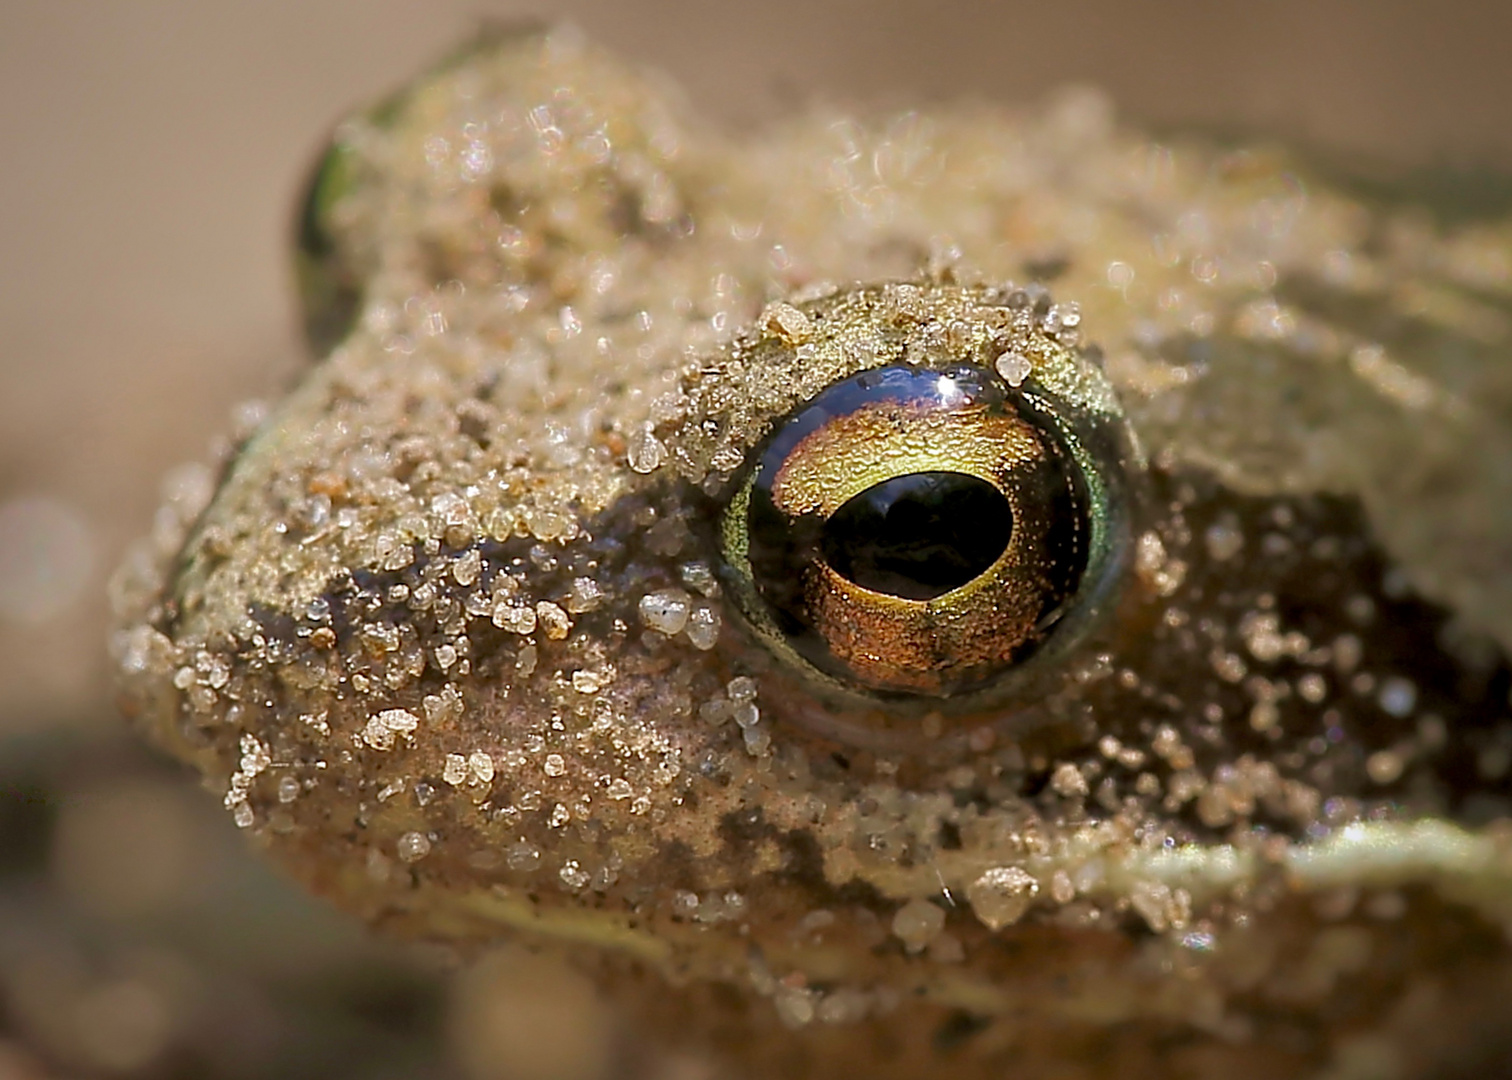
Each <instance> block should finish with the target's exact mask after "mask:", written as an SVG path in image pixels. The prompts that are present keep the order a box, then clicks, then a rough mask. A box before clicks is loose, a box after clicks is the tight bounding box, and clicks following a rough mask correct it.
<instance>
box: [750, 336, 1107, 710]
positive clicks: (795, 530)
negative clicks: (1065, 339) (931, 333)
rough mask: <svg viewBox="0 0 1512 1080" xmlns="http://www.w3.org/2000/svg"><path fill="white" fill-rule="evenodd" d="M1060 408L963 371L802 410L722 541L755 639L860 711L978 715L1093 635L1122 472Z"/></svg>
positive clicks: (978, 368)
mask: <svg viewBox="0 0 1512 1080" xmlns="http://www.w3.org/2000/svg"><path fill="white" fill-rule="evenodd" d="M1067 359H1069V357H1068V358H1067ZM1062 404H1064V403H1062V402H1060V401H1058V400H1057V397H1056V395H1055V394H1054V393H1052V392H1051V391H1050V390H1048V389H1047V388H1046V386H1044V385H1041V384H1040V382H1039V381H1038V380H1036V379H1035V378H1033V377H1030V378H1027V379H1024V380H1023V381H1022V382H1020V383H1019V385H1017V386H1010V385H1008V383H1007V382H1006V381H1005V380H1004V379H1002V378H1000V377H999V376H998V375H997V373H996V372H995V371H993V370H992V369H991V368H988V367H985V366H982V365H979V364H974V363H969V362H960V363H944V364H941V365H939V366H913V365H907V364H895V365H891V366H886V367H882V368H877V369H873V370H870V371H864V372H862V373H860V374H857V375H853V376H851V377H850V378H847V379H843V380H841V381H839V382H836V383H834V384H832V385H831V386H829V387H828V388H827V389H825V390H823V391H822V392H820V393H819V394H818V395H817V396H815V397H814V398H813V399H812V400H810V401H808V402H807V403H805V404H803V405H801V406H799V407H798V408H797V409H795V410H794V411H793V412H791V413H790V414H789V415H787V416H786V417H784V418H782V419H781V420H779V421H778V423H777V424H776V425H775V427H774V428H773V430H772V433H771V435H770V436H769V438H768V439H767V441H766V442H765V444H764V445H762V446H761V447H759V448H758V449H757V451H756V452H755V453H754V454H753V455H752V456H751V457H750V458H749V459H748V461H747V465H746V471H745V473H744V474H743V475H742V476H741V477H740V478H739V480H738V482H737V484H736V487H735V494H734V496H733V498H732V499H731V501H730V503H729V505H728V507H727V509H726V511H725V514H724V519H723V522H722V547H723V554H724V558H725V564H726V567H727V571H728V576H729V578H730V580H731V582H732V584H733V586H734V588H733V590H732V591H733V593H734V596H735V600H736V603H737V604H738V605H739V607H740V608H741V612H742V614H743V615H744V617H745V620H746V622H747V623H748V624H749V625H750V626H751V628H752V629H753V630H754V632H755V633H756V635H757V636H758V637H760V638H761V639H762V640H763V642H764V643H765V644H767V645H768V647H769V648H771V649H772V651H774V652H775V653H776V654H777V655H778V656H779V657H780V658H782V659H785V660H787V661H788V662H789V663H790V664H792V665H794V666H796V667H797V668H798V669H799V670H800V671H802V672H804V673H805V674H807V675H809V676H810V677H811V678H813V679H817V681H819V682H821V683H823V684H828V685H829V686H830V687H832V688H834V689H837V690H839V691H842V692H843V693H845V694H846V695H847V696H850V697H855V696H856V695H858V694H859V695H862V696H865V697H870V698H874V699H876V698H883V699H889V700H894V701H897V700H899V699H908V698H916V699H922V700H924V701H932V700H938V699H942V698H957V699H960V700H961V701H962V702H963V703H971V702H976V701H979V700H981V698H982V697H983V695H984V694H986V693H989V692H991V691H992V690H994V689H995V688H996V687H997V686H998V685H999V684H1000V683H1002V682H1003V677H1004V676H1005V675H1006V674H1007V673H1009V672H1013V671H1020V670H1022V669H1023V668H1024V666H1025V665H1026V664H1027V662H1028V661H1030V660H1031V658H1034V657H1036V656H1037V655H1039V654H1040V653H1042V652H1043V651H1046V647H1047V646H1048V645H1049V644H1050V643H1051V642H1052V641H1058V639H1059V638H1060V636H1061V635H1062V634H1063V633H1066V632H1067V624H1068V622H1069V623H1072V624H1074V625H1075V626H1084V625H1085V624H1086V622H1087V620H1088V618H1090V615H1091V612H1090V611H1089V610H1088V609H1089V608H1095V607H1096V603H1097V600H1098V599H1099V598H1101V597H1104V596H1105V595H1106V592H1107V585H1108V582H1109V579H1110V577H1111V576H1112V573H1113V570H1114V569H1115V567H1116V566H1117V565H1120V564H1121V563H1122V558H1121V553H1122V550H1123V549H1124V548H1126V547H1127V545H1126V544H1125V543H1124V542H1123V540H1122V537H1123V533H1124V532H1125V528H1126V523H1125V521H1124V520H1123V518H1124V516H1125V515H1124V503H1125V500H1124V498H1123V493H1122V491H1121V489H1119V488H1118V486H1117V483H1116V481H1115V479H1114V477H1113V476H1112V474H1113V472H1114V471H1116V468H1120V467H1121V466H1122V464H1123V463H1122V462H1119V463H1118V464H1117V466H1115V467H1113V468H1109V467H1104V465H1103V464H1102V463H1100V462H1099V461H1098V460H1097V452H1098V450H1099V447H1098V445H1097V444H1098V442H1099V439H1098V435H1097V432H1096V431H1095V430H1089V429H1088V427H1087V425H1086V423H1085V422H1084V421H1085V419H1086V417H1085V415H1081V418H1080V421H1079V420H1078V418H1077V415H1076V413H1077V410H1075V409H1072V410H1070V412H1067V411H1064V410H1063V409H1062V408H1061V405H1062ZM1118 426H1119V428H1120V430H1121V421H1119V424H1118ZM1069 632H1070V633H1071V634H1072V635H1073V636H1075V635H1076V633H1077V631H1076V630H1075V629H1074V628H1073V629H1072V630H1070V631H1069Z"/></svg>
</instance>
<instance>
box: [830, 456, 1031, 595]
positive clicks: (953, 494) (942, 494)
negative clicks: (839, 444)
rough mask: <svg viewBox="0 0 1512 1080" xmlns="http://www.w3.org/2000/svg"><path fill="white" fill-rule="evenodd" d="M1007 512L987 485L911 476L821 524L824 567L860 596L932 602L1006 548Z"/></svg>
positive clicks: (954, 477)
mask: <svg viewBox="0 0 1512 1080" xmlns="http://www.w3.org/2000/svg"><path fill="white" fill-rule="evenodd" d="M1012 533H1013V511H1012V510H1011V509H1010V508H1009V506H1008V500H1007V499H1006V498H1004V497H1003V493H1002V492H1000V491H998V489H997V488H995V487H993V486H992V485H991V484H989V483H987V481H985V480H982V479H979V478H978V477H975V476H969V475H967V474H966V473H958V472H918V473H908V474H906V475H903V476H895V477H893V478H892V479H890V480H884V481H882V482H881V483H880V484H873V485H872V486H871V487H869V488H867V489H866V490H865V491H863V492H861V493H860V494H859V495H855V496H853V497H852V498H850V499H849V500H847V501H846V502H845V504H844V505H842V506H841V507H840V508H839V509H838V510H836V511H835V512H834V513H833V514H832V515H830V518H829V520H828V521H826V522H825V523H824V526H823V530H822V532H821V535H820V549H821V551H822V552H823V554H824V561H825V562H827V563H828V564H829V565H830V567H831V568H832V569H833V570H834V571H835V573H837V574H839V575H840V576H841V577H843V578H845V579H847V580H848V581H852V582H855V583H856V584H857V585H860V586H861V587H862V588H863V589H870V590H871V591H873V592H879V593H886V594H888V595H890V596H897V597H901V598H903V599H905V600H932V599H934V598H935V597H936V596H941V595H943V594H945V593H947V592H949V591H950V590H952V589H956V588H959V587H960V586H962V585H964V584H966V583H967V582H968V581H970V580H972V579H973V578H975V577H976V576H978V575H979V574H981V573H982V572H983V571H984V570H986V569H987V568H988V567H989V566H991V565H992V564H993V563H994V562H996V561H997V558H998V556H999V555H1001V554H1002V553H1003V550H1004V549H1005V548H1007V546H1008V540H1009V537H1010V536H1011V535H1012Z"/></svg>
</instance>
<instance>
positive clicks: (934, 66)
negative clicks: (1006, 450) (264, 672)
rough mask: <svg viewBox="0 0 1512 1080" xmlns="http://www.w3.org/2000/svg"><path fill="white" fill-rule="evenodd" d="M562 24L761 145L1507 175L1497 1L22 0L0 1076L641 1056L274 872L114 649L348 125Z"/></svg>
mask: <svg viewBox="0 0 1512 1080" xmlns="http://www.w3.org/2000/svg"><path fill="white" fill-rule="evenodd" d="M558 18H566V19H570V20H572V21H574V22H576V23H578V24H579V25H580V26H582V27H583V28H584V29H586V30H587V31H588V32H589V33H590V34H591V35H592V36H594V37H596V38H598V39H599V40H601V41H603V42H605V43H607V44H609V45H611V46H613V47H615V48H616V49H618V50H619V51H621V52H623V53H625V54H626V55H628V56H630V57H632V58H634V59H636V60H637V61H640V62H643V63H646V64H650V65H655V66H659V67H662V68H664V69H667V70H669V71H670V72H672V73H673V74H674V75H675V76H676V77H677V78H678V79H680V80H681V81H682V83H683V85H684V86H685V87H686V88H687V89H688V91H689V92H690V94H691V95H692V96H693V98H694V100H697V101H699V102H700V103H701V104H702V106H703V107H704V108H705V109H706V110H709V111H712V113H713V114H714V115H715V116H716V117H717V118H719V119H721V120H723V121H724V122H725V123H727V124H729V125H731V126H734V127H749V126H753V125H759V124H760V123H761V122H762V121H763V120H764V119H765V118H768V117H771V116H773V115H775V114H778V113H781V112H783V111H786V110H791V109H794V108H798V107H801V106H802V104H803V103H804V102H806V101H811V100H814V99H816V98H818V99H825V100H831V101H840V102H852V103H856V104H858V105H861V106H863V107H879V106H888V105H913V104H917V103H921V102H927V101H934V100H942V99H949V98H957V97H963V96H972V97H986V98H991V99H999V100H1020V99H1033V98H1036V97H1040V96H1042V95H1044V94H1045V93H1046V92H1047V91H1048V90H1050V89H1051V88H1053V87H1055V86H1057V85H1060V84H1063V83H1065V82H1068V81H1070V82H1090V83H1094V84H1097V85H1100V86H1102V87H1104V88H1105V89H1107V90H1108V91H1109V92H1110V93H1111V94H1112V96H1113V97H1114V99H1115V101H1116V102H1117V103H1118V106H1119V109H1120V111H1121V112H1122V113H1123V114H1124V115H1125V116H1126V117H1129V118H1131V119H1133V120H1135V121H1137V122H1139V123H1143V124H1147V125H1154V126H1157V127H1197V128H1203V129H1208V130H1216V131H1221V132H1224V133H1236V132H1239V133H1242V132H1259V133H1264V134H1267V135H1277V134H1279V135H1281V136H1283V137H1285V138H1287V139H1290V140H1292V141H1296V142H1301V143H1304V144H1307V145H1309V146H1311V147H1313V148H1315V149H1316V150H1317V151H1318V152H1320V153H1323V154H1325V155H1328V156H1330V157H1334V158H1336V159H1339V160H1348V161H1350V162H1352V163H1354V164H1355V165H1357V166H1360V167H1363V168H1365V169H1367V170H1372V171H1378V172H1381V173H1383V174H1389V173H1393V172H1406V173H1409V174H1411V175H1414V176H1417V177H1433V178H1443V177H1449V178H1451V179H1452V181H1453V183H1454V184H1456V185H1459V190H1465V191H1470V190H1473V189H1475V187H1476V185H1477V184H1480V183H1482V182H1483V181H1487V182H1489V181H1494V180H1495V179H1496V178H1499V177H1503V176H1508V175H1512V64H1508V63H1507V60H1506V49H1507V43H1508V42H1509V41H1512V5H1508V4H1505V3H1494V2H1486V3H1476V2H1473V0H1440V2H1438V3H1435V4H1423V3H1420V2H1409V0H1357V2H1353V3H1329V2H1326V0H1322V2H1320V0H1311V2H1306V0H1273V2H1270V3H1266V4H1244V5H1240V4H1223V5H1217V4H1210V3H1202V2H1191V3H1176V2H1169V0H1161V2H1149V0H1146V2H1142V3H1139V4H1124V3H1117V2H1113V0H1109V2H1104V3H1097V2H1092V0H1057V2H1056V3H1038V4H1027V3H1022V4H1021V3H1006V2H1005V3H1000V4H997V5H987V4H984V3H981V2H977V3H970V4H959V5H951V4H948V3H941V2H939V0H934V2H925V0H851V2H842V3H832V4H816V3H802V2H798V0H768V2H766V3H759V4H743V5H733V4H731V5H726V4H717V5H716V4H709V3H696V2H693V0H676V2H668V3H656V2H654V0H618V2H614V0H576V2H563V3H559V4H550V3H546V2H544V0H538V2H535V3H530V2H525V0H521V2H515V3H509V2H492V0H302V2H300V3H291V2H286V0H276V2H274V0H263V2H260V3H250V2H247V3H224V2H214V0H129V2H124V3H123V2H120V0H7V2H6V3H5V4H3V5H0V1080H33V1078H42V1077H152V1078H157V1077H165V1078H167V1077H186V1078H187V1077H213V1078H219V1077H228V1078H242V1077H245V1078H254V1077H281V1078H300V1077H315V1076H321V1077H358V1078H380V1077H381V1078H401V1077H421V1076H424V1077H448V1076H456V1077H461V1078H468V1080H491V1078H500V1080H508V1078H521V1080H536V1078H540V1080H545V1078H549V1077H560V1078H564V1080H566V1078H573V1080H595V1078H598V1077H602V1076H607V1075H611V1074H612V1073H613V1072H614V1071H615V1068H616V1062H617V1061H619V1060H620V1058H619V1057H618V1056H617V1049H616V1047H617V1045H618V1043H617V1042H616V1039H617V1032H616V1030H615V1027H614V1022H613V1018H612V1014H610V1013H609V1012H608V1011H607V1010H606V1008H605V1007H604V1006H603V1005H602V1004H601V1003H599V1002H598V1001H597V1000H596V999H595V998H594V996H593V992H592V988H591V987H589V986H587V985H585V984H584V983H583V982H582V981H581V980H579V979H577V978H576V977H574V976H572V975H571V974H568V973H566V972H564V971H561V970H559V969H558V968H556V967H554V966H553V965H551V964H550V963H549V962H547V961H543V960H539V959H532V958H529V957H526V956H524V955H521V954H514V953H506V954H502V955H500V956H499V957H495V958H492V959H490V960H489V961H487V962H485V963H483V964H482V965H480V966H478V967H475V968H474V969H472V970H471V971H469V972H466V973H464V974H461V975H458V974H457V973H456V972H455V971H454V970H453V966H452V965H451V964H450V963H449V962H448V959H447V958H446V957H444V956H440V955H437V954H434V953H431V952H428V951H426V950H423V949H417V948H414V947H403V946H398V945H393V944H385V943H380V942H374V941H372V940H370V939H368V938H367V937H366V935H365V934H363V933H362V932H361V930H360V929H359V928H357V927H355V926H353V925H351V924H350V923H348V922H347V921H346V920H344V919H343V918H341V917H340V916H337V915H335V914H334V913H331V912H329V911H326V910H324V909H323V908H321V907H320V906H319V905H317V904H315V903H314V902H312V901H309V900H307V899H305V898H304V897H303V896H301V895H299V894H297V893H296V892H294V891H293V890H292V889H290V888H288V887H287V886H285V885H284V884H283V883H282V882H280V881H279V880H277V879H276V877H274V875H273V874H271V873H270V872H269V871H268V870H266V869H265V868H263V867H262V866H261V864H260V863H258V862H257V860H256V859H255V858H253V857H252V856H251V855H250V853H248V852H246V851H244V850H243V846H242V843H241V841H240V838H239V837H238V836H237V835H235V830H234V829H233V828H232V827H231V825H230V822H229V820H228V819H227V818H226V816H225V814H224V812H223V811H222V810H221V809H220V808H219V806H218V804H217V802H216V801H215V800H214V799H212V798H210V797H209V796H207V795H205V794H204V793H203V792H200V791H199V790H197V789H196V787H195V785H194V783H193V782H192V780H191V779H190V778H189V777H188V776H186V775H185V774H184V773H183V772H181V771H180V770H178V769H176V768H174V767H172V766H170V765H168V764H166V763H163V762H160V761H157V760H156V759H154V758H153V757H152V756H151V755H150V754H148V753H147V752H145V751H143V750H140V749H138V748H137V746H136V745H135V744H134V742H133V741H132V739H131V738H130V737H129V734H128V733H127V732H126V731H125V730H124V729H123V725H122V724H121V723H120V722H119V721H118V719H117V717H116V715H115V714H114V711H113V709H112V706H111V695H110V688H109V682H108V678H107V671H106V666H105V661H104V650H103V645H102V643H103V639H104V634H105V602H104V582H105V578H106V575H107V574H108V573H109V570H110V568H111V566H112V564H113V563H114V562H115V560H116V559H117V558H118V555H119V552H120V550H121V548H122V546H123V545H124V544H125V543H126V542H127V541H128V540H129V539H130V538H132V537H133V536H134V535H136V534H139V533H142V532H144V531H145V530H146V529H147V528H148V524H149V521H150V519H151V516H152V513H153V509H154V502H155V499H156V491H157V489H158V486H159V484H160V482H161V479H162V477H163V476H164V475H165V473H166V472H167V471H168V470H170V469H171V468H172V467H173V466H174V465H175V464H176V463H178V462H181V461H185V460H189V459H194V458H197V457H202V456H203V455H204V453H205V450H206V447H207V446H208V445H209V443H210V441H211V439H212V438H213V437H214V435H215V433H216V432H218V431H220V430H222V429H223V428H225V427H226V426H227V417H228V415H229V413H230V410H231V408H232V407H233V405H234V404H235V403H237V402H239V401H242V400H245V399H247V398H251V397H257V396H272V395H276V394H277V393H278V392H279V391H280V389H281V388H282V387H284V386H286V385H287V383H288V382H289V380H290V379H291V378H292V375H293V373H294V372H295V371H296V370H297V369H298V367H299V365H300V363H301V362H302V361H303V357H302V352H301V348H300V345H299V344H298V341H297V339H296V334H295V320H294V318H293V304H292V298H291V289H290V279H289V275H288V273H287V265H286V259H285V247H286V241H287V237H288V234H289V228H288V224H289V220H290V216H291V211H292V205H293V202H294V200H295V197H296V195H297V193H298V190H299V188H300V185H301V183H302V180H303V176H304V171H305V169H306V167H307V165H308V163H309V162H310V161H311V160H312V158H313V157H314V156H315V154H316V153H317V152H318V151H319V149H320V146H321V143H322V141H323V138H324V135H325V133H326V132H327V131H328V129H329V128H330V127H331V125H332V124H333V123H334V122H335V120H336V119H337V118H338V117H340V116H341V114H342V113H343V112H344V111H345V110H347V109H348V108H350V107H352V106H354V105H357V104H360V103H362V102H364V101H365V100H366V99H368V98H370V97H372V96H374V95H376V94H379V93H381V92H383V91H385V90H387V89H389V88H391V87H392V86H394V85H396V84H397V83H400V82H403V81H404V80H405V79H406V78H407V77H408V76H410V75H411V74H412V73H414V72H416V71H417V70H418V69H420V68H422V67H423V66H424V65H425V64H426V63H427V62H428V61H429V60H430V59H432V58H433V57H435V56H436V55H437V54H439V53H441V52H442V51H444V50H445V49H446V48H447V47H448V46H449V45H451V44H452V43H454V42H455V41H457V40H458V39H460V38H462V37H464V36H466V35H467V34H468V33H469V32H470V31H471V30H472V29H473V28H475V27H476V26H477V25H479V23H481V22H482V21H484V20H491V21H499V20H506V21H507V20H516V19H518V20H525V19H558ZM459 979H460V980H461V981H460V982H459V981H458V980H459Z"/></svg>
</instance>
